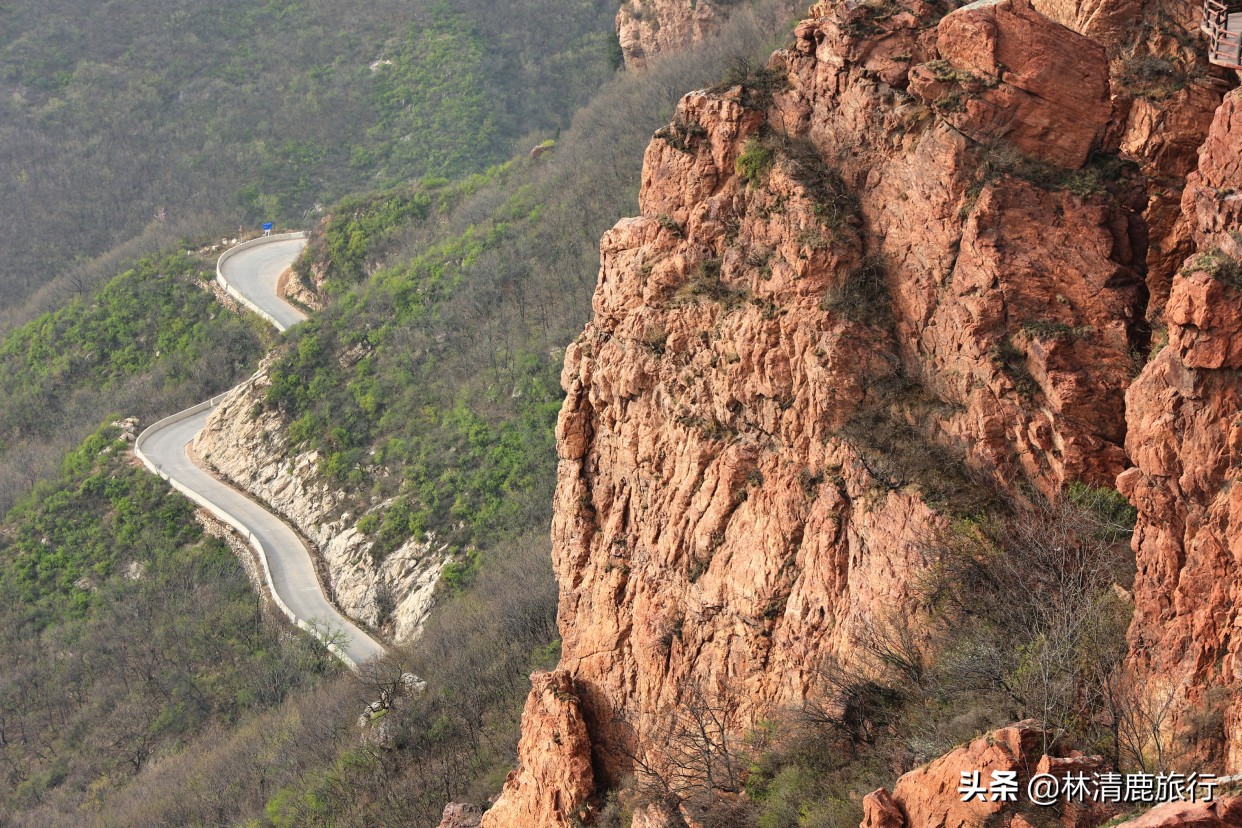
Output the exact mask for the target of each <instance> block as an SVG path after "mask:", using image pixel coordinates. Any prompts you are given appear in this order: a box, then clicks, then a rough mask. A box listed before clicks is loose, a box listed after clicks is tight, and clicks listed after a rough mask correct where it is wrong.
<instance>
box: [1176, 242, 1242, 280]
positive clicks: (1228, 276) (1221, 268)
mask: <svg viewBox="0 0 1242 828" xmlns="http://www.w3.org/2000/svg"><path fill="white" fill-rule="evenodd" d="M1195 271H1203V272H1204V273H1206V274H1207V275H1208V276H1211V277H1212V278H1213V279H1217V280H1219V281H1221V282H1224V283H1225V284H1226V285H1229V286H1230V287H1232V288H1237V289H1240V290H1242V262H1239V261H1238V260H1237V259H1235V258H1234V257H1233V256H1230V255H1229V254H1227V253H1225V252H1224V251H1223V250H1221V249H1220V248H1219V247H1213V248H1210V249H1208V250H1205V251H1203V252H1202V253H1200V254H1199V255H1198V256H1195V258H1194V259H1192V260H1191V261H1190V263H1189V264H1188V265H1187V266H1186V267H1185V268H1183V269H1182V272H1183V274H1189V273H1193V272H1195Z"/></svg>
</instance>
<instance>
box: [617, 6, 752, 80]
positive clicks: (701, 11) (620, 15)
mask: <svg viewBox="0 0 1242 828" xmlns="http://www.w3.org/2000/svg"><path fill="white" fill-rule="evenodd" d="M721 6H723V8H720V7H721ZM728 6H729V3H728V2H725V3H719V2H717V0H624V2H623V3H622V4H621V9H620V11H618V12H617V37H618V39H619V40H620V41H621V54H622V55H623V57H624V58H625V65H626V66H628V67H629V68H631V69H640V68H642V67H643V66H644V65H645V64H646V62H647V59H648V58H651V57H655V56H656V55H657V54H659V53H660V52H671V51H675V50H677V49H680V48H683V47H685V46H689V45H690V44H692V43H696V42H698V41H700V40H702V39H703V38H704V37H706V36H707V35H709V34H711V33H712V32H714V31H716V29H717V28H718V27H719V25H720V23H721V22H722V20H723V18H724V16H725V15H726V14H728Z"/></svg>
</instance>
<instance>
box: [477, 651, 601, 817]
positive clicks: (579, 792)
mask: <svg viewBox="0 0 1242 828" xmlns="http://www.w3.org/2000/svg"><path fill="white" fill-rule="evenodd" d="M530 683H531V691H530V698H528V699H527V701H526V709H525V710H523V711H522V740H521V742H520V743H519V744H518V767H517V769H516V770H514V771H512V772H510V773H509V778H508V779H507V780H506V781H505V789H504V792H503V793H502V794H501V796H500V799H498V800H496V804H495V805H493V806H492V807H491V808H490V809H489V810H488V812H487V813H486V814H485V815H484V816H483V828H501V826H510V825H527V826H540V827H541V828H574V826H576V825H579V824H580V822H579V821H578V817H579V816H581V814H580V812H579V809H580V807H581V805H582V803H584V802H586V800H587V799H588V798H589V797H590V796H591V794H592V793H594V791H595V777H594V773H593V771H592V768H591V740H590V737H589V736H588V735H587V727H586V721H585V719H584V718H583V715H582V710H581V706H580V703H579V700H578V698H577V696H575V694H574V692H575V691H574V683H573V679H572V678H570V677H569V675H567V674H566V673H564V672H562V671H556V672H553V673H535V674H534V675H532V676H531V677H530Z"/></svg>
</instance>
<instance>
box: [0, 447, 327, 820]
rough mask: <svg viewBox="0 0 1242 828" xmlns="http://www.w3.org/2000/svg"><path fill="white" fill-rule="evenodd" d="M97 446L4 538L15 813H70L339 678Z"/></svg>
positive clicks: (69, 460)
mask: <svg viewBox="0 0 1242 828" xmlns="http://www.w3.org/2000/svg"><path fill="white" fill-rule="evenodd" d="M118 435H119V430H118V429H117V428H115V427H105V428H102V429H100V430H99V431H97V432H95V433H94V434H93V435H92V436H91V437H90V438H88V439H87V440H86V442H85V443H83V444H82V446H81V447H80V448H78V449H77V450H76V451H74V452H72V453H70V454H69V455H68V456H67V457H66V458H65V462H64V468H63V471H62V473H61V475H60V477H59V478H58V479H57V480H55V481H51V482H48V483H44V484H42V485H40V486H39V487H38V488H37V489H36V490H35V492H34V493H32V494H31V495H29V496H28V497H26V498H25V499H24V500H23V501H22V502H21V503H20V504H19V505H18V506H17V507H16V508H14V509H13V510H12V512H10V514H9V515H8V517H7V519H5V521H4V522H3V523H2V524H0V607H2V608H0V636H2V637H3V640H4V641H5V642H6V644H5V646H4V648H3V649H2V650H0V674H2V675H4V676H5V677H6V679H11V680H6V681H5V682H2V683H0V734H3V736H4V738H3V740H0V745H2V747H0V758H2V759H3V762H4V769H5V770H4V773H3V774H2V775H0V810H3V811H15V810H18V809H22V810H24V809H28V808H34V807H37V806H40V805H44V804H55V806H56V807H64V808H66V809H68V810H70V811H72V810H73V809H74V808H76V807H77V805H78V804H79V803H81V802H83V801H84V800H85V799H86V798H87V797H88V796H99V795H104V794H106V793H108V792H109V791H110V790H112V789H113V788H115V787H116V786H119V785H122V784H124V783H125V782H126V781H127V780H128V779H130V778H132V777H133V776H134V775H135V774H137V773H139V772H141V771H142V770H143V769H144V768H145V767H146V766H147V765H148V763H150V762H152V761H154V760H156V759H158V758H160V757H161V756H162V755H164V754H166V753H168V752H171V751H175V750H177V749H179V748H180V747H182V746H183V745H184V744H185V741H186V740H187V739H188V738H190V737H192V736H193V735H194V734H195V732H196V731H197V730H198V729H199V728H200V727H202V726H203V725H204V724H205V723H207V722H214V723H217V724H222V725H228V724H232V723H234V722H237V721H239V720H241V719H243V718H245V717H246V716H248V715H251V714H252V713H254V712H255V711H259V710H262V709H264V708H267V707H270V706H272V705H275V704H278V703H280V702H281V701H282V700H283V699H284V698H285V696H286V695H287V694H289V693H290V692H292V691H294V690H296V689H298V688H301V687H304V686H306V685H307V684H310V683H314V682H315V681H316V679H317V677H319V676H323V675H326V674H328V673H331V672H333V671H334V670H335V669H336V666H335V660H334V659H333V658H332V657H331V656H329V655H328V654H327V653H326V651H324V650H323V649H322V648H321V647H319V646H318V645H317V644H316V643H314V641H313V640H312V639H310V638H309V637H308V636H300V635H299V636H296V637H294V638H293V639H290V637H289V635H288V633H286V632H283V631H282V630H281V628H280V626H279V625H277V624H276V623H274V622H273V621H271V620H266V619H265V618H264V615H263V613H262V612H260V606H259V600H258V598H257V597H256V596H255V594H254V591H253V589H252V588H251V586H250V583H249V581H248V579H247V577H246V575H245V573H244V572H243V571H242V568H241V566H240V565H239V564H238V562H237V560H236V558H235V557H234V555H233V553H232V552H231V551H230V550H229V548H228V547H227V546H226V545H225V544H223V543H222V542H220V541H217V540H215V539H212V538H208V537H206V536H205V535H204V534H203V531H202V529H201V528H200V526H199V525H198V524H197V523H196V522H195V521H194V519H193V511H194V510H193V507H192V506H191V504H190V503H189V502H188V501H186V500H185V499H184V498H182V497H181V496H180V495H178V494H175V493H173V492H171V491H170V490H169V489H168V487H167V486H166V485H165V484H164V483H163V482H162V481H160V480H158V479H157V478H155V477H153V476H151V475H149V474H147V473H146V472H144V471H139V470H137V469H135V468H134V467H133V466H132V465H131V464H129V463H128V462H126V459H125V449H126V444H125V443H124V442H122V441H119V440H117V436H118Z"/></svg>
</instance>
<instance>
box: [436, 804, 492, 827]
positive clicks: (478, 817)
mask: <svg viewBox="0 0 1242 828" xmlns="http://www.w3.org/2000/svg"><path fill="white" fill-rule="evenodd" d="M482 820H483V809H481V808H480V807H479V806H478V805H468V804H463V803H461V802H450V803H449V804H448V805H445V806H444V817H443V818H442V819H441V821H440V828H479V823H480V822H481V821H482Z"/></svg>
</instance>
